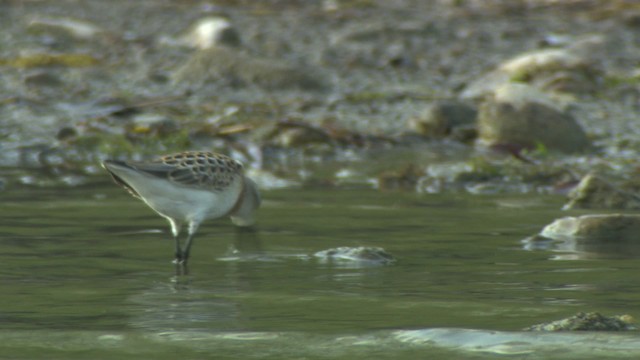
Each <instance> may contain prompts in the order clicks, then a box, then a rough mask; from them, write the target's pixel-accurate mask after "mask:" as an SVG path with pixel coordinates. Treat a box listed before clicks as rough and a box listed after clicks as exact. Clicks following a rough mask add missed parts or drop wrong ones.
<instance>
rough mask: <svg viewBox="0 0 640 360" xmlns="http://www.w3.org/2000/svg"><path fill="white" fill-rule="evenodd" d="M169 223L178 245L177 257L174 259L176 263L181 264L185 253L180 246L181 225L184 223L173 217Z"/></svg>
mask: <svg viewBox="0 0 640 360" xmlns="http://www.w3.org/2000/svg"><path fill="white" fill-rule="evenodd" d="M169 223H171V233H172V234H173V241H174V242H175V247H176V258H175V260H173V262H174V263H176V264H179V263H181V262H182V261H183V258H184V254H183V253H182V249H181V248H180V238H179V235H180V227H181V225H182V224H180V223H178V222H177V221H175V220H173V219H169Z"/></svg>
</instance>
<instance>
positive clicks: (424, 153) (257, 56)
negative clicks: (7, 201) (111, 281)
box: [0, 0, 640, 194]
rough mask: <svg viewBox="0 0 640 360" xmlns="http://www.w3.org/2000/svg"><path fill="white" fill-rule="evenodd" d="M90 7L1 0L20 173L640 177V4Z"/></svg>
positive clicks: (337, 179)
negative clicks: (211, 160) (225, 167)
mask: <svg viewBox="0 0 640 360" xmlns="http://www.w3.org/2000/svg"><path fill="white" fill-rule="evenodd" d="M73 4H74V2H71V1H60V2H46V1H45V2H8V3H4V4H3V5H1V6H2V7H3V9H2V10H3V11H2V12H1V13H2V14H4V15H0V16H3V17H4V20H10V21H3V24H4V25H3V26H5V29H4V30H5V31H4V32H5V33H6V34H7V35H6V36H5V37H4V38H3V39H2V40H0V41H1V42H2V45H3V46H2V48H3V49H5V50H4V51H3V52H2V53H1V54H0V68H1V69H2V78H3V82H2V85H0V115H1V116H2V119H3V120H2V122H3V126H2V130H1V132H0V134H1V135H2V137H3V143H2V152H1V155H0V165H2V168H3V169H5V170H3V171H2V174H1V176H2V178H3V180H4V183H5V184H6V186H22V185H28V186H59V185H68V186H76V185H82V184H85V183H88V182H91V181H94V180H95V178H96V176H97V175H100V176H102V175H103V174H101V172H100V170H99V168H98V167H97V166H96V164H97V163H98V161H99V160H100V159H103V158H105V157H122V158H144V157H150V156H153V155H155V154H162V153H167V152H172V151H180V150H185V149H207V150H214V151H219V152H223V153H228V154H231V155H233V156H236V157H238V158H239V159H241V160H243V161H244V162H245V163H246V164H247V165H248V167H249V168H251V169H252V171H254V172H255V173H256V176H257V177H262V178H263V181H262V185H263V186H265V187H278V186H283V185H282V184H285V185H284V186H314V184H322V186H341V184H345V183H347V184H361V185H365V186H371V184H373V185H372V186H374V187H375V188H379V189H382V190H397V189H400V190H409V191H418V192H446V191H465V192H469V193H472V194H485V193H513V192H517V193H540V192H545V193H560V194H565V193H567V192H568V191H569V190H571V189H572V188H573V187H574V186H575V185H577V184H578V183H579V182H580V181H581V180H582V179H583V178H584V177H585V176H588V174H591V173H593V172H597V173H599V174H602V175H601V176H603V177H604V178H605V179H606V180H607V181H610V182H613V183H624V184H625V186H628V187H631V188H634V189H635V188H637V185H635V183H634V178H635V173H636V172H637V166H636V165H635V158H637V155H638V151H640V141H638V137H637V136H635V134H637V133H639V132H640V129H638V128H637V127H638V122H637V121H636V120H637V119H638V117H639V116H640V106H639V104H640V73H639V71H640V69H639V68H638V63H637V59H638V58H639V56H640V45H639V44H638V43H637V41H635V38H636V36H635V35H637V32H638V31H639V30H638V29H639V28H640V25H639V23H640V21H638V19H639V18H640V8H639V7H638V5H637V3H635V2H633V1H622V0H620V1H586V0H582V1H580V0H576V1H568V2H558V1H542V0H541V1H498V0H496V1H472V0H468V1H445V0H442V1H433V2H419V1H405V2H400V3H393V4H390V3H388V2H382V1H381V2H375V1H367V2H360V1H330V0H326V1H322V2H317V3H308V4H307V3H298V2H293V1H270V2H261V3H260V4H253V3H246V4H245V3H236V2H224V1H223V2H217V3H216V4H215V5H212V4H204V3H203V4H193V3H182V2H176V3H166V4H164V3H163V4H155V5H154V4H152V3H144V4H143V3H138V4H130V3H128V2H124V1H112V2H109V4H105V3H103V2H99V1H84V2H82V4H81V5H82V6H74V5H73ZM276 180H277V181H276Z"/></svg>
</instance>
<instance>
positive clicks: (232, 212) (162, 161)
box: [102, 151, 260, 265]
mask: <svg viewBox="0 0 640 360" xmlns="http://www.w3.org/2000/svg"><path fill="white" fill-rule="evenodd" d="M102 166H103V167H104V168H105V169H106V170H107V171H108V172H109V173H110V174H111V177H112V178H113V180H114V181H115V182H116V183H117V184H118V185H120V186H122V187H124V188H125V189H126V190H127V191H129V193H131V195H133V196H134V197H137V198H139V199H141V200H142V201H144V202H145V203H146V204H147V205H148V206H149V207H150V208H151V209H153V210H154V211H155V212H157V213H158V214H160V215H161V216H163V217H164V218H166V219H167V220H169V223H170V224H171V232H172V234H173V238H174V240H175V251H176V253H175V256H176V258H175V261H174V262H175V263H176V264H180V265H186V263H187V260H188V259H189V251H190V249H191V245H192V243H193V237H194V235H195V233H196V231H197V230H198V227H199V226H200V224H201V223H202V222H203V221H204V220H207V219H218V218H222V217H226V216H230V217H231V221H232V222H233V223H234V224H235V225H238V226H251V225H253V224H254V223H255V211H256V210H257V209H258V207H259V206H260V193H259V192H258V188H257V186H256V184H255V183H254V182H253V181H252V180H251V179H249V178H248V177H246V176H245V175H244V172H243V168H242V164H241V163H240V162H239V161H236V160H234V159H232V158H230V157H228V156H225V155H221V154H214V153H211V152H199V151H187V152H182V153H178V154H172V155H165V156H162V157H160V158H158V159H156V160H152V161H147V162H129V161H116V160H106V161H104V162H103V163H102ZM185 224H186V225H187V231H188V234H187V239H186V241H185V244H184V248H183V247H181V245H180V240H179V237H178V236H179V234H180V230H181V228H182V227H183V225H185Z"/></svg>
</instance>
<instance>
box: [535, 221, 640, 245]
mask: <svg viewBox="0 0 640 360" xmlns="http://www.w3.org/2000/svg"><path fill="white" fill-rule="evenodd" d="M638 234H640V215H625V214H597V215H583V216H578V217H572V216H567V217H564V218H561V219H557V220H555V221H554V222H552V223H551V224H549V225H547V226H545V227H544V229H542V231H541V232H540V236H542V237H543V238H547V239H554V240H567V239H575V240H579V241H584V242H588V241H602V242H633V241H638V239H639V238H638Z"/></svg>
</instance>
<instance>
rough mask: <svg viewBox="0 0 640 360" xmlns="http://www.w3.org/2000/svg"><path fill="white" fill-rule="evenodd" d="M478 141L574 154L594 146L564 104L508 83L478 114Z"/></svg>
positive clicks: (524, 87) (530, 89) (523, 86)
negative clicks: (542, 147) (564, 107)
mask: <svg viewBox="0 0 640 360" xmlns="http://www.w3.org/2000/svg"><path fill="white" fill-rule="evenodd" d="M478 143H479V144H480V145H485V146H504V145H509V146H518V147H522V148H535V147H537V146H538V145H543V146H544V147H545V148H546V149H548V150H551V151H560V152H566V153H574V152H581V151H585V150H588V149H589V148H590V147H591V144H590V141H589V139H588V138H587V136H586V134H585V132H584V131H583V129H582V127H580V125H579V124H578V123H577V122H576V120H575V119H574V118H573V117H572V116H571V115H570V114H568V113H566V112H564V111H562V109H561V106H560V105H558V104H556V103H555V102H554V101H553V100H552V99H551V98H549V97H548V96H546V95H545V94H544V93H542V92H540V91H538V90H536V89H535V88H533V87H531V86H528V85H524V84H507V85H503V86H502V87H500V88H499V89H498V90H497V91H496V93H495V95H494V96H493V97H492V98H491V99H488V100H487V101H485V102H484V103H483V104H482V105H481V106H480V110H479V113H478Z"/></svg>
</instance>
